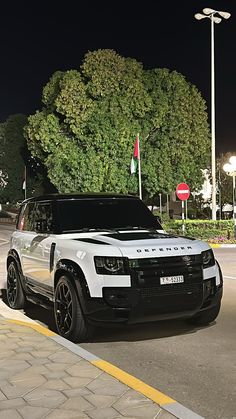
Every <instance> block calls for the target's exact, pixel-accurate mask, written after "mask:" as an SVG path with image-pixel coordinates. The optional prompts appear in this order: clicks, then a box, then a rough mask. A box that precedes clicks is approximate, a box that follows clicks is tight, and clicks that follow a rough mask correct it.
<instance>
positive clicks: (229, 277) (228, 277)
mask: <svg viewBox="0 0 236 419" xmlns="http://www.w3.org/2000/svg"><path fill="white" fill-rule="evenodd" d="M224 278H227V279H236V276H228V275H224Z"/></svg>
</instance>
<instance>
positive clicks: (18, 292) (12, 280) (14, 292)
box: [7, 261, 26, 309]
mask: <svg viewBox="0 0 236 419" xmlns="http://www.w3.org/2000/svg"><path fill="white" fill-rule="evenodd" d="M7 302H8V305H9V306H10V307H11V308H14V309H20V308H24V307H25V303H26V298H25V294H24V291H23V289H22V285H21V281H20V272H19V269H18V267H17V264H16V263H15V262H13V261H12V262H11V263H10V264H9V266H8V269H7Z"/></svg>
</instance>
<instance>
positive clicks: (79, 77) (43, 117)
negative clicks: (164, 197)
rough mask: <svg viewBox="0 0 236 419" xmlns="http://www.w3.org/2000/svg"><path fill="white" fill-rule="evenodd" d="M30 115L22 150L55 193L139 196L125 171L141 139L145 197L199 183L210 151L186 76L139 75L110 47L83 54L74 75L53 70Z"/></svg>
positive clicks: (201, 107)
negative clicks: (44, 172)
mask: <svg viewBox="0 0 236 419" xmlns="http://www.w3.org/2000/svg"><path fill="white" fill-rule="evenodd" d="M42 101H43V108H42V110H41V111H38V112H36V113H35V114H34V115H31V116H30V117H29V120H28V121H29V122H28V125H27V127H26V135H27V142H28V147H29V149H30V151H31V153H32V155H33V156H34V157H36V158H38V159H40V161H41V162H42V163H43V164H44V166H45V167H46V169H47V172H48V176H49V179H50V180H51V182H52V183H53V184H54V185H55V186H56V188H57V189H58V190H59V191H60V192H70V191H113V192H128V191H133V192H137V177H136V176H131V175H130V171H129V167H130V159H131V156H132V152H133V145H134V141H135V136H136V133H137V132H139V133H140V137H141V156H142V180H143V189H144V191H145V193H146V196H148V197H151V196H154V195H155V194H156V193H157V192H164V191H165V192H169V191H171V190H173V189H175V186H176V184H177V183H176V182H179V181H188V182H189V183H190V185H191V186H195V187H196V186H199V185H200V184H201V170H200V169H201V168H204V167H205V164H206V161H207V158H208V153H209V132H208V125H207V116H206V111H205V103H204V101H203V99H202V97H201V95H200V93H199V92H198V91H197V89H196V88H195V87H194V86H193V85H191V84H190V83H188V82H187V81H186V80H185V78H184V77H183V76H182V75H180V74H178V73H176V72H170V71H168V70H152V71H145V70H144V69H143V67H142V65H141V64H140V63H138V62H137V61H136V60H134V59H130V58H124V57H121V56H120V55H118V54H117V53H116V52H114V51H113V50H98V51H94V52H88V53H87V54H86V55H85V58H84V61H83V64H82V65H81V67H80V69H79V70H70V71H67V72H56V73H54V74H53V76H52V77H51V79H50V81H49V82H48V84H47V85H46V86H45V88H44V90H43V95H42Z"/></svg>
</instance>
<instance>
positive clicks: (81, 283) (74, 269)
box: [54, 259, 90, 311]
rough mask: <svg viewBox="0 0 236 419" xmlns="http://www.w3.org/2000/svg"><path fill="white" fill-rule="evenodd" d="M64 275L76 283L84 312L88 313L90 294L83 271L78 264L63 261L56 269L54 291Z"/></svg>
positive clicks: (66, 260) (68, 260)
mask: <svg viewBox="0 0 236 419" xmlns="http://www.w3.org/2000/svg"><path fill="white" fill-rule="evenodd" d="M62 275H67V276H68V277H69V278H70V279H71V281H73V282H74V284H75V287H76V291H77V294H78V297H79V300H80V304H81V306H82V310H83V311H86V309H85V301H86V300H88V299H89V298H90V292H89V288H88V284H87V281H86V278H85V275H84V272H83V270H82V269H81V267H80V266H79V265H78V264H77V263H76V262H74V261H72V260H70V259H61V260H60V261H59V262H58V263H57V265H56V269H55V274H54V290H55V288H56V286H57V283H58V281H59V279H60V277H61V276H62Z"/></svg>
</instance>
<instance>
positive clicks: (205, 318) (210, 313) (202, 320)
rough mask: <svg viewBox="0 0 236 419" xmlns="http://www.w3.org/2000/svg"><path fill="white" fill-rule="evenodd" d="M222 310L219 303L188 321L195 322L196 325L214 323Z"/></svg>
mask: <svg viewBox="0 0 236 419" xmlns="http://www.w3.org/2000/svg"><path fill="white" fill-rule="evenodd" d="M219 311H220V303H219V304H217V305H216V306H215V307H212V308H210V309H209V310H205V311H203V312H202V313H199V314H197V315H196V316H194V317H191V318H190V319H188V320H187V321H188V323H190V324H193V325H195V326H204V325H207V324H209V323H212V322H213V321H214V320H215V319H216V317H217V316H218V314H219Z"/></svg>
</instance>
